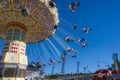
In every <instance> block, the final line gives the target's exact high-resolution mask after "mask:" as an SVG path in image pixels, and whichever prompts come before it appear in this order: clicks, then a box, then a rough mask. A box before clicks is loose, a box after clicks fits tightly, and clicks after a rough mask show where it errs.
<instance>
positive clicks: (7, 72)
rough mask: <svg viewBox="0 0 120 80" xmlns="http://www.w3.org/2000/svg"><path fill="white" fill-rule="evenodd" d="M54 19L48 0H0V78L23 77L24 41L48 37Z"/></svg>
mask: <svg viewBox="0 0 120 80" xmlns="http://www.w3.org/2000/svg"><path fill="white" fill-rule="evenodd" d="M58 22H59V20H58V13H57V8H56V6H55V3H54V2H53V1H52V0H0V37H1V38H3V39H4V44H3V49H2V53H1V54H0V80H24V76H25V70H26V67H27V65H28V61H27V56H26V55H25V51H26V43H34V42H38V41H41V40H44V39H46V38H48V37H49V36H50V35H52V34H53V33H54V31H55V29H56V28H57V24H58Z"/></svg>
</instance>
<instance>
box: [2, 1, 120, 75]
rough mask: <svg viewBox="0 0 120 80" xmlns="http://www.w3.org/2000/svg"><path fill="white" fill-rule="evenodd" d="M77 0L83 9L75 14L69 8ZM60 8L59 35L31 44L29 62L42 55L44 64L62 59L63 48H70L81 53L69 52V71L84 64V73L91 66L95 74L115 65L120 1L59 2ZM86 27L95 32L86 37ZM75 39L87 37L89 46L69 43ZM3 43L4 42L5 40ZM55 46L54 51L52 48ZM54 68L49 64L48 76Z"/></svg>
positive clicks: (119, 35)
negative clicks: (66, 40) (84, 28)
mask: <svg viewBox="0 0 120 80" xmlns="http://www.w3.org/2000/svg"><path fill="white" fill-rule="evenodd" d="M73 1H79V2H80V6H79V7H77V8H76V11H75V12H74V13H72V12H70V11H69V10H68V8H67V7H68V5H69V4H71V3H72V2H73ZM55 2H56V6H57V8H58V13H59V18H60V23H59V25H58V29H57V30H56V32H55V34H54V35H53V36H51V37H49V38H48V40H45V41H42V42H39V43H37V44H28V45H27V52H26V54H27V55H28V58H29V62H32V61H36V60H37V59H38V58H39V57H38V56H39V55H40V56H41V61H42V62H44V63H46V64H47V62H48V61H49V58H50V57H51V58H52V59H55V60H56V59H59V58H60V57H59V55H60V54H63V49H64V48H65V47H66V46H70V47H72V48H74V49H75V50H77V51H78V52H79V53H78V54H77V57H76V58H72V57H71V54H70V53H68V55H67V61H66V65H65V72H66V73H68V72H76V68H77V66H76V65H77V64H76V62H77V61H79V62H80V72H83V71H84V70H83V67H86V66H88V67H89V68H88V69H89V70H90V71H92V72H95V71H96V70H97V69H98V67H97V65H98V64H100V66H101V68H105V64H109V65H110V64H112V63H113V60H112V54H113V53H118V57H119V58H120V54H119V53H120V4H119V3H120V0H55ZM73 24H77V26H78V28H77V30H72V25H73ZM83 27H90V28H91V29H92V31H90V32H89V33H88V34H84V33H83V32H82V31H81V28H83ZM68 35H69V36H71V37H72V38H74V39H75V38H77V37H83V38H85V39H86V40H87V41H88V42H89V45H88V46H87V47H85V48H81V46H80V45H79V44H78V43H77V42H76V41H74V42H65V41H64V37H65V36H68ZM1 44H3V41H2V40H1ZM50 47H52V48H50ZM51 69H52V66H49V65H47V67H46V68H45V71H46V73H49V74H50V73H51ZM59 72H61V63H56V65H55V71H54V73H59Z"/></svg>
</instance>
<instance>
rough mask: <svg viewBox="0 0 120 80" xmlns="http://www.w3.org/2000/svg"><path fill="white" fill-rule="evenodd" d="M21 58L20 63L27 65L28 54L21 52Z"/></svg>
mask: <svg viewBox="0 0 120 80" xmlns="http://www.w3.org/2000/svg"><path fill="white" fill-rule="evenodd" d="M19 59H20V60H19V61H20V62H19V63H21V64H25V65H27V56H26V55H22V54H20V58H19Z"/></svg>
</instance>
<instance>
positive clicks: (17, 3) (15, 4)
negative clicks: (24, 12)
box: [13, 0, 23, 10]
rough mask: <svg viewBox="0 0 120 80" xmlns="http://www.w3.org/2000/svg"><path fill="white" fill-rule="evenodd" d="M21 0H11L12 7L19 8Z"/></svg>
mask: <svg viewBox="0 0 120 80" xmlns="http://www.w3.org/2000/svg"><path fill="white" fill-rule="evenodd" d="M22 1H23V0H13V3H14V8H15V9H17V10H18V9H20V8H21V6H22Z"/></svg>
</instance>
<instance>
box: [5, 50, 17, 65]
mask: <svg viewBox="0 0 120 80" xmlns="http://www.w3.org/2000/svg"><path fill="white" fill-rule="evenodd" d="M4 62H8V63H18V55H17V54H14V53H10V52H7V53H6V55H5V59H4Z"/></svg>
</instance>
